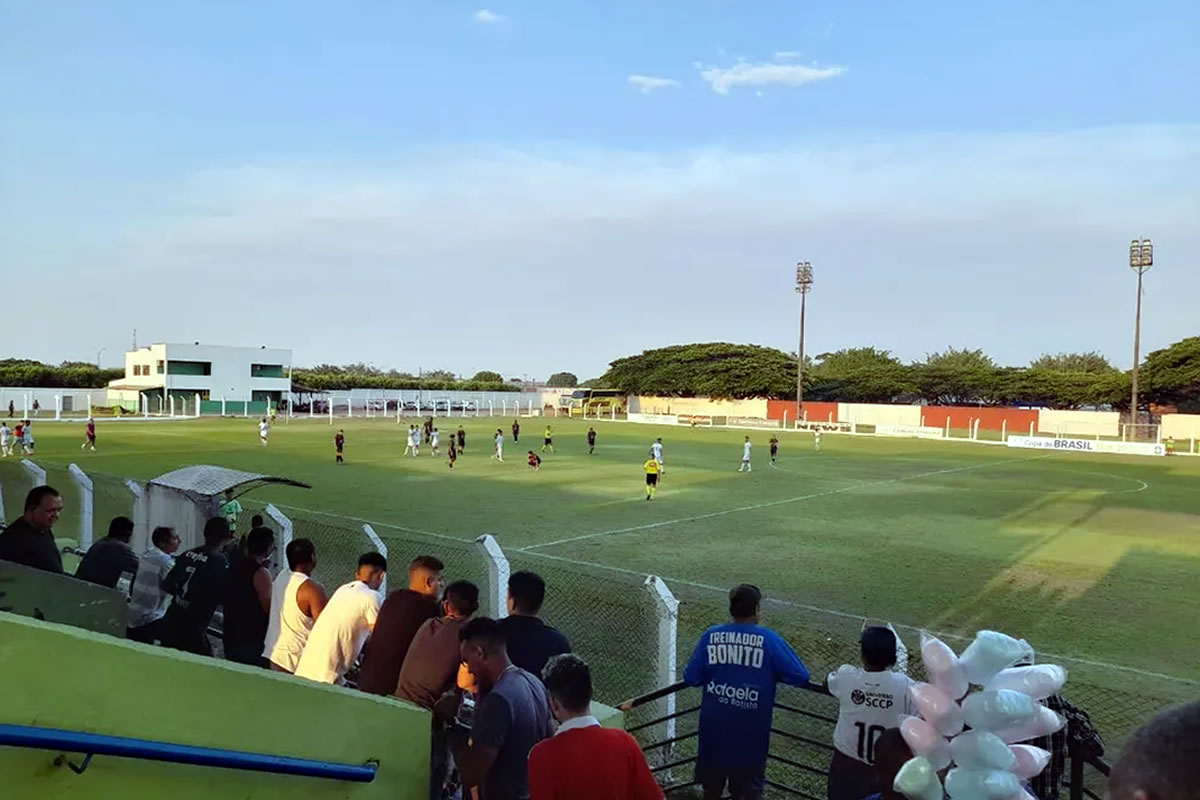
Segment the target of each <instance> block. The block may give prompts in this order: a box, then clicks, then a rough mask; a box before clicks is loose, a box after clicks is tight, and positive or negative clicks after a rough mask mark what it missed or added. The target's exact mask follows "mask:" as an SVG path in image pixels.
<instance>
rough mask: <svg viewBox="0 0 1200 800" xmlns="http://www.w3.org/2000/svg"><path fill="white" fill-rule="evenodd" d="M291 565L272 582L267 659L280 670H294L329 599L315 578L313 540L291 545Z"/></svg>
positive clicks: (289, 544)
mask: <svg viewBox="0 0 1200 800" xmlns="http://www.w3.org/2000/svg"><path fill="white" fill-rule="evenodd" d="M286 554H287V562H288V568H287V569H283V570H280V571H279V575H278V576H276V578H275V580H274V582H273V583H272V584H271V614H270V616H269V617H268V621H267V638H266V644H265V646H264V647H263V658H265V659H267V661H268V662H269V663H270V665H271V669H273V670H276V671H277V672H294V671H295V670H296V664H298V663H299V662H300V655H301V654H302V653H303V652H304V645H305V644H306V643H307V642H308V634H309V632H310V631H311V630H312V627H313V624H314V623H315V622H316V621H317V617H319V616H321V611H323V610H324V609H325V603H326V602H328V598H327V597H326V595H325V589H324V588H322V587H321V584H319V583H317V582H316V581H314V580H313V579H312V573H313V569H315V568H316V566H317V549H316V547H315V546H314V545H313V543H312V541H311V540H309V539H293V540H292V541H290V542H288V546H287V551H286Z"/></svg>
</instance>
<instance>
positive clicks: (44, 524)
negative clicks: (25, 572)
mask: <svg viewBox="0 0 1200 800" xmlns="http://www.w3.org/2000/svg"><path fill="white" fill-rule="evenodd" d="M62 508H63V501H62V496H60V495H59V493H58V491H57V490H55V489H53V488H51V487H49V486H37V487H35V488H33V489H32V490H31V491H30V492H29V494H27V495H25V513H24V514H22V515H21V517H20V518H19V519H16V520H14V521H13V522H12V523H10V524H9V526H8V527H7V528H5V529H4V530H3V531H0V559H3V560H4V561H12V562H13V563H15V564H24V565H25V566H27V567H33V568H34V569H44V570H46V571H47V572H62V571H63V566H62V554H61V553H59V552H58V545H56V544H55V543H54V531H53V530H52V529H53V528H54V523H55V522H57V521H58V515H59V514H61V513H62Z"/></svg>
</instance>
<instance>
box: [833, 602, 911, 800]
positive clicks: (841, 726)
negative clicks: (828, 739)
mask: <svg viewBox="0 0 1200 800" xmlns="http://www.w3.org/2000/svg"><path fill="white" fill-rule="evenodd" d="M860 644H861V647H862V666H861V667H859V666H854V665H851V664H843V665H842V666H840V667H838V669H837V670H835V671H834V672H831V673H829V677H828V678H826V681H825V685H826V687H827V688H828V689H829V693H830V694H831V695H833V696H834V697H835V698H837V700H838V721H837V727H836V728H834V731H833V744H834V751H833V758H832V760H831V761H830V762H829V783H828V788H827V797H828V798H829V800H861V798H863V797H866V796H867V795H869V794H871V793H872V792H879V791H883V789H884V787H883V786H880V785H877V784H876V779H875V778H876V772H875V770H874V769H873V768H872V766H871V765H872V764H874V763H875V761H876V740H877V739H878V738H879V736H880V735H881V734H882V733H883V732H884V731H886V730H889V729H891V728H896V727H897V726H898V725H899V724H900V717H901V716H902V715H904V714H911V713H912V701H911V700H910V699H909V695H908V687H909V686H911V685H912V679H911V678H909V677H908V676H907V675H904V674H901V673H899V672H893V671H892V668H893V667H895V666H896V650H897V648H896V634H895V632H894V631H892V630H890V629H889V628H885V627H883V626H881V625H874V626H871V627H868V628H864V629H863V632H862V637H861V642H860Z"/></svg>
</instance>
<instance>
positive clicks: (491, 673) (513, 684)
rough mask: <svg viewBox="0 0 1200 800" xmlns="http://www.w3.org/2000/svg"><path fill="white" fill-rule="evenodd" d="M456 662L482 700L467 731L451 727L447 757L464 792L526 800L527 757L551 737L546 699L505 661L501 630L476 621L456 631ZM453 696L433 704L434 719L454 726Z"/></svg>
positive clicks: (493, 799) (535, 681) (495, 799)
mask: <svg viewBox="0 0 1200 800" xmlns="http://www.w3.org/2000/svg"><path fill="white" fill-rule="evenodd" d="M459 639H460V647H459V652H460V657H461V658H462V660H463V662H464V663H465V664H466V666H467V670H468V672H469V673H470V675H471V677H472V678H474V680H475V684H476V686H477V688H478V690H479V693H480V695H481V699H480V700H479V703H478V704H477V705H476V707H475V711H474V714H473V718H472V721H471V726H470V731H467V730H465V729H464V727H463V726H461V725H459V726H455V728H454V729H453V730H452V731H451V733H450V736H449V738H450V752H451V753H452V754H453V756H454V763H455V765H456V766H457V767H458V771H459V774H460V775H461V776H462V782H463V786H464V787H474V786H477V787H480V788H481V789H482V790H483V797H484V798H485V799H486V800H527V798H528V797H529V751H530V750H531V749H533V746H534V745H535V744H537V743H538V742H540V741H542V740H543V739H546V738H548V737H549V736H550V735H551V734H552V733H553V732H554V721H553V719H552V717H551V714H550V696H549V695H548V694H547V692H546V687H545V686H543V685H542V681H541V680H540V679H539V678H538V677H537V676H535V675H531V674H529V673H528V672H526V671H525V670H523V669H521V668H520V667H518V666H517V665H516V664H513V663H512V662H511V661H509V658H508V651H507V649H506V648H505V645H504V629H503V628H501V627H500V623H498V622H497V621H496V620H494V619H490V618H488V617H476V618H475V619H473V620H471V621H470V622H468V623H467V624H466V625H464V626H463V628H462V630H461V631H459ZM456 710H457V702H456V698H455V696H454V695H446V696H445V697H444V698H443V699H442V700H440V701H438V704H437V706H436V708H435V713H437V714H438V716H440V717H441V718H442V719H443V720H447V721H449V720H453V719H454V718H455V716H456Z"/></svg>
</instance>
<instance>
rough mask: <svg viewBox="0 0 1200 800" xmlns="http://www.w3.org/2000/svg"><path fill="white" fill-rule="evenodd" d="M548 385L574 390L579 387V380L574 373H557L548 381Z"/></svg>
mask: <svg viewBox="0 0 1200 800" xmlns="http://www.w3.org/2000/svg"><path fill="white" fill-rule="evenodd" d="M546 385H547V386H553V387H556V388H558V387H561V388H564V389H574V388H575V387H576V386H578V385H579V378H576V377H575V373H573V372H556V373H554V374H553V375H551V376H550V378H549V380H547V381H546Z"/></svg>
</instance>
